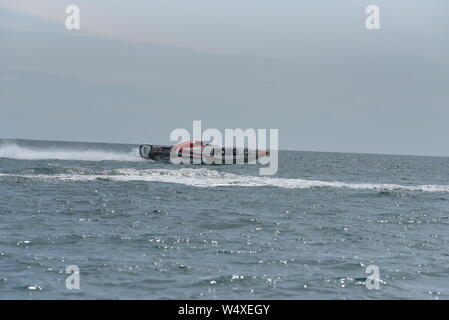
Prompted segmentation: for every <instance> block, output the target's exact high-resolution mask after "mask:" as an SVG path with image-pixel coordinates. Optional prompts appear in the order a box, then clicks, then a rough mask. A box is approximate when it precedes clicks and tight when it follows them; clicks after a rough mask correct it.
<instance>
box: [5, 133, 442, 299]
mask: <svg viewBox="0 0 449 320" xmlns="http://www.w3.org/2000/svg"><path fill="white" fill-rule="evenodd" d="M258 169H259V168H258V167H257V166H248V165H228V166H201V165H196V166H186V165H184V166H175V165H170V164H163V163H156V162H148V161H142V160H141V159H140V158H139V156H138V154H137V147H136V146H132V145H114V144H91V143H90V144H89V143H63V142H58V143H57V142H37V141H23V140H20V141H19V140H18V141H12V140H8V141H7V140H3V141H0V298H3V299H5V298H25V299H27V298H33V299H42V298H74V299H76V298H121V299H128V298H136V299H142V298H152V299H159V298H164V299H165V298H168V299H198V298H212V299H214V298H230V299H235V298H242V299H266V298H273V299H296V298H306V299H309V298H318V299H334V298H336V299H350V298H361V299H365V298H386V299H391V298H424V299H435V298H449V288H448V286H449V280H448V279H449V251H448V226H449V182H448V181H447V177H448V170H449V158H434V157H408V156H385V155H362V154H343V153H340V154H338V153H314V152H281V153H280V167H279V172H278V174H277V175H276V176H274V177H261V176H259V175H258ZM373 264H374V265H377V266H378V267H379V269H380V277H381V283H380V289H379V290H369V289H367V288H366V286H365V280H366V277H367V274H366V273H365V268H366V266H368V265H373ZM68 265H77V266H79V268H80V285H81V289H80V290H68V289H67V288H66V286H65V281H66V277H67V276H68V275H67V274H66V273H65V268H66V267H67V266H68Z"/></svg>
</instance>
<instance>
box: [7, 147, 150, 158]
mask: <svg viewBox="0 0 449 320" xmlns="http://www.w3.org/2000/svg"><path fill="white" fill-rule="evenodd" d="M0 158H10V159H18V160H79V161H105V160H110V161H141V160H142V159H141V158H140V157H139V154H138V151H137V150H134V151H132V152H128V153H127V152H116V151H106V150H76V149H63V148H29V147H23V146H19V145H17V144H3V145H0Z"/></svg>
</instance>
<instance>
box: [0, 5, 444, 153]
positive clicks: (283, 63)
mask: <svg viewBox="0 0 449 320" xmlns="http://www.w3.org/2000/svg"><path fill="white" fill-rule="evenodd" d="M69 4H76V5H78V6H79V7H80V10H81V30H77V31H68V30H65V26H64V20H65V8H66V6H67V5H69ZM369 4H376V5H378V6H379V7H380V14H381V16H380V21H381V29H380V30H376V31H368V30H367V29H366V28H365V19H366V14H365V8H366V6H367V5H369ZM448 13H449V2H447V1H445V0H429V1H424V0H421V1H418V0H396V1H386V0H384V1H381V0H371V1H363V0H344V1H335V0H302V1H299V0H296V1H295V0H276V1H275V0H270V1H269V0H246V1H237V0H226V1H224V0H189V1H185V0H151V1H143V0H139V1H137V0H130V1H119V0H95V1H92V0H77V1H75V0H70V1H65V0H39V1H33V0H0V50H1V51H0V111H1V117H0V138H35V139H50V140H77V141H104V142H129V143H140V142H151V143H167V142H168V138H169V134H170V131H171V130H172V129H175V128H177V127H184V128H186V129H190V128H191V126H192V120H202V121H203V123H204V126H205V128H207V127H215V128H219V129H222V128H236V127H241V128H250V127H252V128H278V129H279V139H280V146H281V148H283V149H295V150H321V151H346V152H370V153H395V154H423V155H449V144H448V143H447V137H448V136H449V126H448V125H447V124H446V121H447V119H449V103H448V101H449V99H448V98H449V41H448V39H449V19H447V15H448Z"/></svg>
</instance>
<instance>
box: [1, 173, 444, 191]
mask: <svg viewBox="0 0 449 320" xmlns="http://www.w3.org/2000/svg"><path fill="white" fill-rule="evenodd" d="M0 176H3V177H6V176H8V177H22V178H29V179H41V180H50V181H52V180H53V181H95V180H99V179H101V180H110V181H148V182H166V183H178V184H184V185H189V186H195V187H229V186H241V187H263V186H271V187H279V188H288V189H307V188H349V189H355V190H379V191H394V190H398V191H421V192H449V185H400V184H376V183H349V182H340V181H319V180H304V179H285V178H269V177H257V176H245V175H237V174H232V173H225V172H219V171H215V170H208V169H204V168H201V169H188V168H183V169H175V170H173V169H147V170H136V169H117V170H104V171H103V172H102V174H88V175H87V174H50V175H48V174H23V175H21V174H16V175H14V174H0Z"/></svg>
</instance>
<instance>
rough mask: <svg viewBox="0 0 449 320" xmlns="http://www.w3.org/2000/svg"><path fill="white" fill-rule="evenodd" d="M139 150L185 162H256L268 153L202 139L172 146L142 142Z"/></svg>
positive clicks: (153, 157)
mask: <svg viewBox="0 0 449 320" xmlns="http://www.w3.org/2000/svg"><path fill="white" fill-rule="evenodd" d="M139 151H140V156H141V157H142V158H145V159H150V160H155V161H167V162H172V163H187V164H243V163H256V161H257V160H258V159H259V158H262V157H265V156H267V155H269V154H270V153H269V152H268V151H265V150H257V149H255V150H252V149H248V148H237V147H221V146H217V145H213V144H211V143H210V142H203V141H187V142H181V143H178V144H175V145H172V146H170V145H151V144H142V145H140V148H139Z"/></svg>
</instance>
